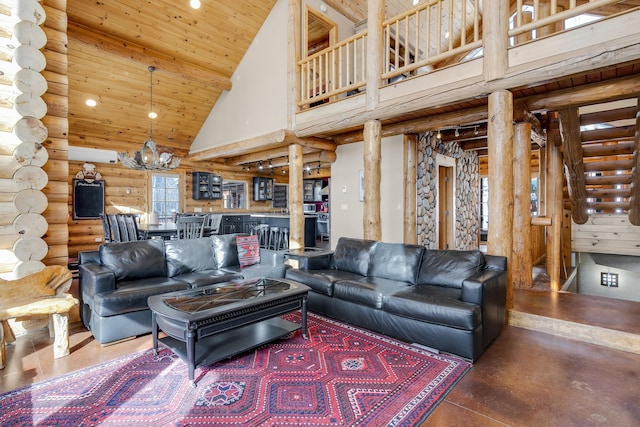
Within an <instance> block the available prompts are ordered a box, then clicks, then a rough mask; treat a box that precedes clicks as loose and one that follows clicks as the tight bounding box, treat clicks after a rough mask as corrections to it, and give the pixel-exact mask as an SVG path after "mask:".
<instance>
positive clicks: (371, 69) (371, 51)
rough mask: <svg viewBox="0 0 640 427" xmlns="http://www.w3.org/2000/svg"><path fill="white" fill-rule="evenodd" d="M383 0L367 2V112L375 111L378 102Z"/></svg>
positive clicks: (380, 72)
mask: <svg viewBox="0 0 640 427" xmlns="http://www.w3.org/2000/svg"><path fill="white" fill-rule="evenodd" d="M384 4H385V1H384V0H369V1H368V8H367V32H368V37H367V58H366V61H367V76H366V82H367V85H366V88H367V90H366V93H365V96H366V100H367V110H370V111H371V110H375V108H376V107H377V105H378V101H379V100H380V91H379V90H380V75H381V74H382V49H383V46H384V43H383V35H382V21H383V20H384Z"/></svg>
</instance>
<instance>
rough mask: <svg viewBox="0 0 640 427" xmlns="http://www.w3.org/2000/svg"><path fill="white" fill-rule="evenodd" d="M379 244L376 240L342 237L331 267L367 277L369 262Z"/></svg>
mask: <svg viewBox="0 0 640 427" xmlns="http://www.w3.org/2000/svg"><path fill="white" fill-rule="evenodd" d="M377 243H378V242H376V241H375V240H362V239H351V238H348V237H341V238H340V239H339V240H338V244H337V245H336V249H335V251H334V252H333V258H332V260H331V267H332V268H334V269H336V270H342V271H347V272H349V273H355V274H359V275H361V276H366V275H367V273H368V272H369V261H370V260H371V255H372V254H373V250H374V249H375V247H376V244H377Z"/></svg>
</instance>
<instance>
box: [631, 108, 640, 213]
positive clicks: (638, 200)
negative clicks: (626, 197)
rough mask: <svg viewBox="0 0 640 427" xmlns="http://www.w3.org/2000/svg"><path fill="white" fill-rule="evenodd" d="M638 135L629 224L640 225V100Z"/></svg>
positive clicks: (634, 158) (637, 110) (637, 123)
mask: <svg viewBox="0 0 640 427" xmlns="http://www.w3.org/2000/svg"><path fill="white" fill-rule="evenodd" d="M635 127H636V133H635V137H634V139H633V143H634V150H633V168H632V169H631V198H630V203H631V206H630V208H629V222H630V223H631V224H633V225H640V99H638V105H637V107H636V126H635Z"/></svg>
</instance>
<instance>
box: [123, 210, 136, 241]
mask: <svg viewBox="0 0 640 427" xmlns="http://www.w3.org/2000/svg"><path fill="white" fill-rule="evenodd" d="M122 216H123V217H124V224H125V227H126V229H127V241H130V240H140V237H139V235H138V224H137V223H136V217H135V215H132V214H124V215H122Z"/></svg>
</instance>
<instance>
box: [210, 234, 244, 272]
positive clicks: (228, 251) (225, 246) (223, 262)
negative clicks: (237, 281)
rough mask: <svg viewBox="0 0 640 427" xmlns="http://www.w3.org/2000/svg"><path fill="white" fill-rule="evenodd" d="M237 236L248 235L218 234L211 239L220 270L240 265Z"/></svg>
mask: <svg viewBox="0 0 640 427" xmlns="http://www.w3.org/2000/svg"><path fill="white" fill-rule="evenodd" d="M237 236H246V234H216V235H213V236H211V237H209V238H210V239H211V243H212V244H213V253H214V255H215V257H216V263H217V264H218V268H224V267H231V266H235V265H240V260H239V259H238V245H237V243H236V237H237Z"/></svg>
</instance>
